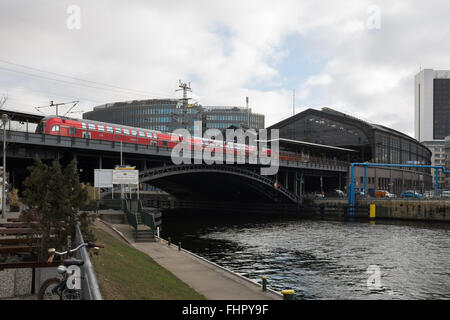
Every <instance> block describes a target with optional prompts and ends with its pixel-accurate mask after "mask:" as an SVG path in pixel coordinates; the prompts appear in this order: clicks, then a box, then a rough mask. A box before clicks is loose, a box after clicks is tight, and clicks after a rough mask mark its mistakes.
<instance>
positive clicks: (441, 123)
mask: <svg viewBox="0 0 450 320" xmlns="http://www.w3.org/2000/svg"><path fill="white" fill-rule="evenodd" d="M414 92H415V96H414V100H415V112H414V136H415V138H416V139H417V140H419V141H420V142H422V143H423V144H424V145H425V146H427V147H428V148H430V150H431V152H432V157H431V159H432V164H433V165H444V161H445V159H444V153H443V150H444V147H445V137H446V136H448V135H450V70H433V69H424V70H422V71H420V72H419V73H418V74H417V75H416V77H415V84H414ZM434 177H435V175H434V174H433V185H434V184H435V183H436V181H434V179H435V178H434ZM439 187H440V188H443V187H444V177H442V180H441V178H440V179H439Z"/></svg>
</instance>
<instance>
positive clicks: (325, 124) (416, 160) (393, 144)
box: [268, 108, 434, 195]
mask: <svg viewBox="0 0 450 320" xmlns="http://www.w3.org/2000/svg"><path fill="white" fill-rule="evenodd" d="M268 129H279V136H280V139H289V140H292V141H302V142H307V143H314V144H320V145H327V146H333V147H338V148H343V149H346V150H352V152H345V153H341V154H340V158H339V159H338V160H345V161H347V162H348V163H349V164H350V163H352V162H373V163H387V164H388V163H389V164H421V165H430V164H431V151H430V150H429V149H428V148H427V147H426V146H424V145H423V144H421V143H420V142H419V141H417V140H415V139H414V138H412V137H410V136H408V135H406V134H404V133H401V132H399V131H396V130H394V129H391V128H388V127H385V126H382V125H378V124H373V123H369V122H367V121H364V120H361V119H358V118H356V117H353V116H350V115H347V114H345V113H342V112H339V111H336V110H334V109H331V108H322V109H321V110H316V109H307V110H305V111H303V112H300V113H298V114H296V115H294V116H292V117H289V118H287V119H285V120H283V121H281V122H278V123H276V124H274V125H272V126H270V127H269V128H268ZM348 181H349V175H347V182H346V185H348ZM354 184H355V186H356V187H357V188H360V189H361V190H363V188H364V169H363V168H362V167H356V168H355V181H354ZM433 188H434V186H433V185H432V177H431V174H430V169H420V168H408V169H406V168H403V169H400V168H399V169H390V168H367V190H366V192H369V193H370V192H371V191H372V190H387V191H389V192H391V193H394V194H397V195H400V194H401V193H402V192H403V191H405V190H416V191H418V192H424V191H425V190H432V189H433Z"/></svg>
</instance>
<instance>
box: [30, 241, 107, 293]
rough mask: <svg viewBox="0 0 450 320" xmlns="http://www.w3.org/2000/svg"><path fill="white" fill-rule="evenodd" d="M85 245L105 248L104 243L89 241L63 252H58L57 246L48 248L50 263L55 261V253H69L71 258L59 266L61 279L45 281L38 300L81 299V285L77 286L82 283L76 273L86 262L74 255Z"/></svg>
mask: <svg viewBox="0 0 450 320" xmlns="http://www.w3.org/2000/svg"><path fill="white" fill-rule="evenodd" d="M83 247H87V248H88V249H92V248H94V249H95V250H96V252H98V250H99V248H104V245H102V244H95V243H93V242H87V243H82V244H80V245H79V246H78V247H76V248H75V249H72V250H66V251H63V252H58V251H56V250H55V248H51V249H48V254H49V258H48V262H49V263H52V262H53V259H54V257H55V255H58V256H64V255H66V254H67V255H69V257H70V258H69V259H64V260H63V261H62V263H61V265H60V266H58V268H57V271H58V273H59V274H60V275H61V279H59V278H50V279H47V280H45V281H44V283H43V284H42V285H41V287H40V289H39V293H38V300H81V286H80V287H79V288H78V287H77V286H79V285H80V283H79V282H78V283H77V279H76V276H77V275H76V273H77V271H79V267H81V266H82V265H83V264H84V261H83V260H80V259H76V258H73V257H72V255H73V254H74V253H75V252H76V251H78V250H80V249H81V248H83ZM71 271H72V272H71ZM78 281H79V280H78Z"/></svg>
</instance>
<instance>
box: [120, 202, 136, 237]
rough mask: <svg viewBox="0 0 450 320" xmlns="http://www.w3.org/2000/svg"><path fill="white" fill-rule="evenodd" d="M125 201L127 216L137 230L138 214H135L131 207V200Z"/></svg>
mask: <svg viewBox="0 0 450 320" xmlns="http://www.w3.org/2000/svg"><path fill="white" fill-rule="evenodd" d="M123 201H124V206H123V210H124V211H125V214H126V216H127V221H128V224H129V225H130V226H132V227H133V228H134V229H135V230H136V231H137V228H138V221H137V216H136V215H135V214H133V213H132V212H131V210H130V208H129V205H130V201H129V200H123Z"/></svg>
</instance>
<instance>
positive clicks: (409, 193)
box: [401, 190, 423, 199]
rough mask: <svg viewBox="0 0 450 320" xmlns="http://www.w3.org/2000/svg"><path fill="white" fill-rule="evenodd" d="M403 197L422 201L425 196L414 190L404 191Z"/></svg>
mask: <svg viewBox="0 0 450 320" xmlns="http://www.w3.org/2000/svg"><path fill="white" fill-rule="evenodd" d="M401 197H402V198H414V199H422V198H423V196H422V195H421V194H420V193H418V192H416V191H414V190H408V191H403V192H402V195H401Z"/></svg>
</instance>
